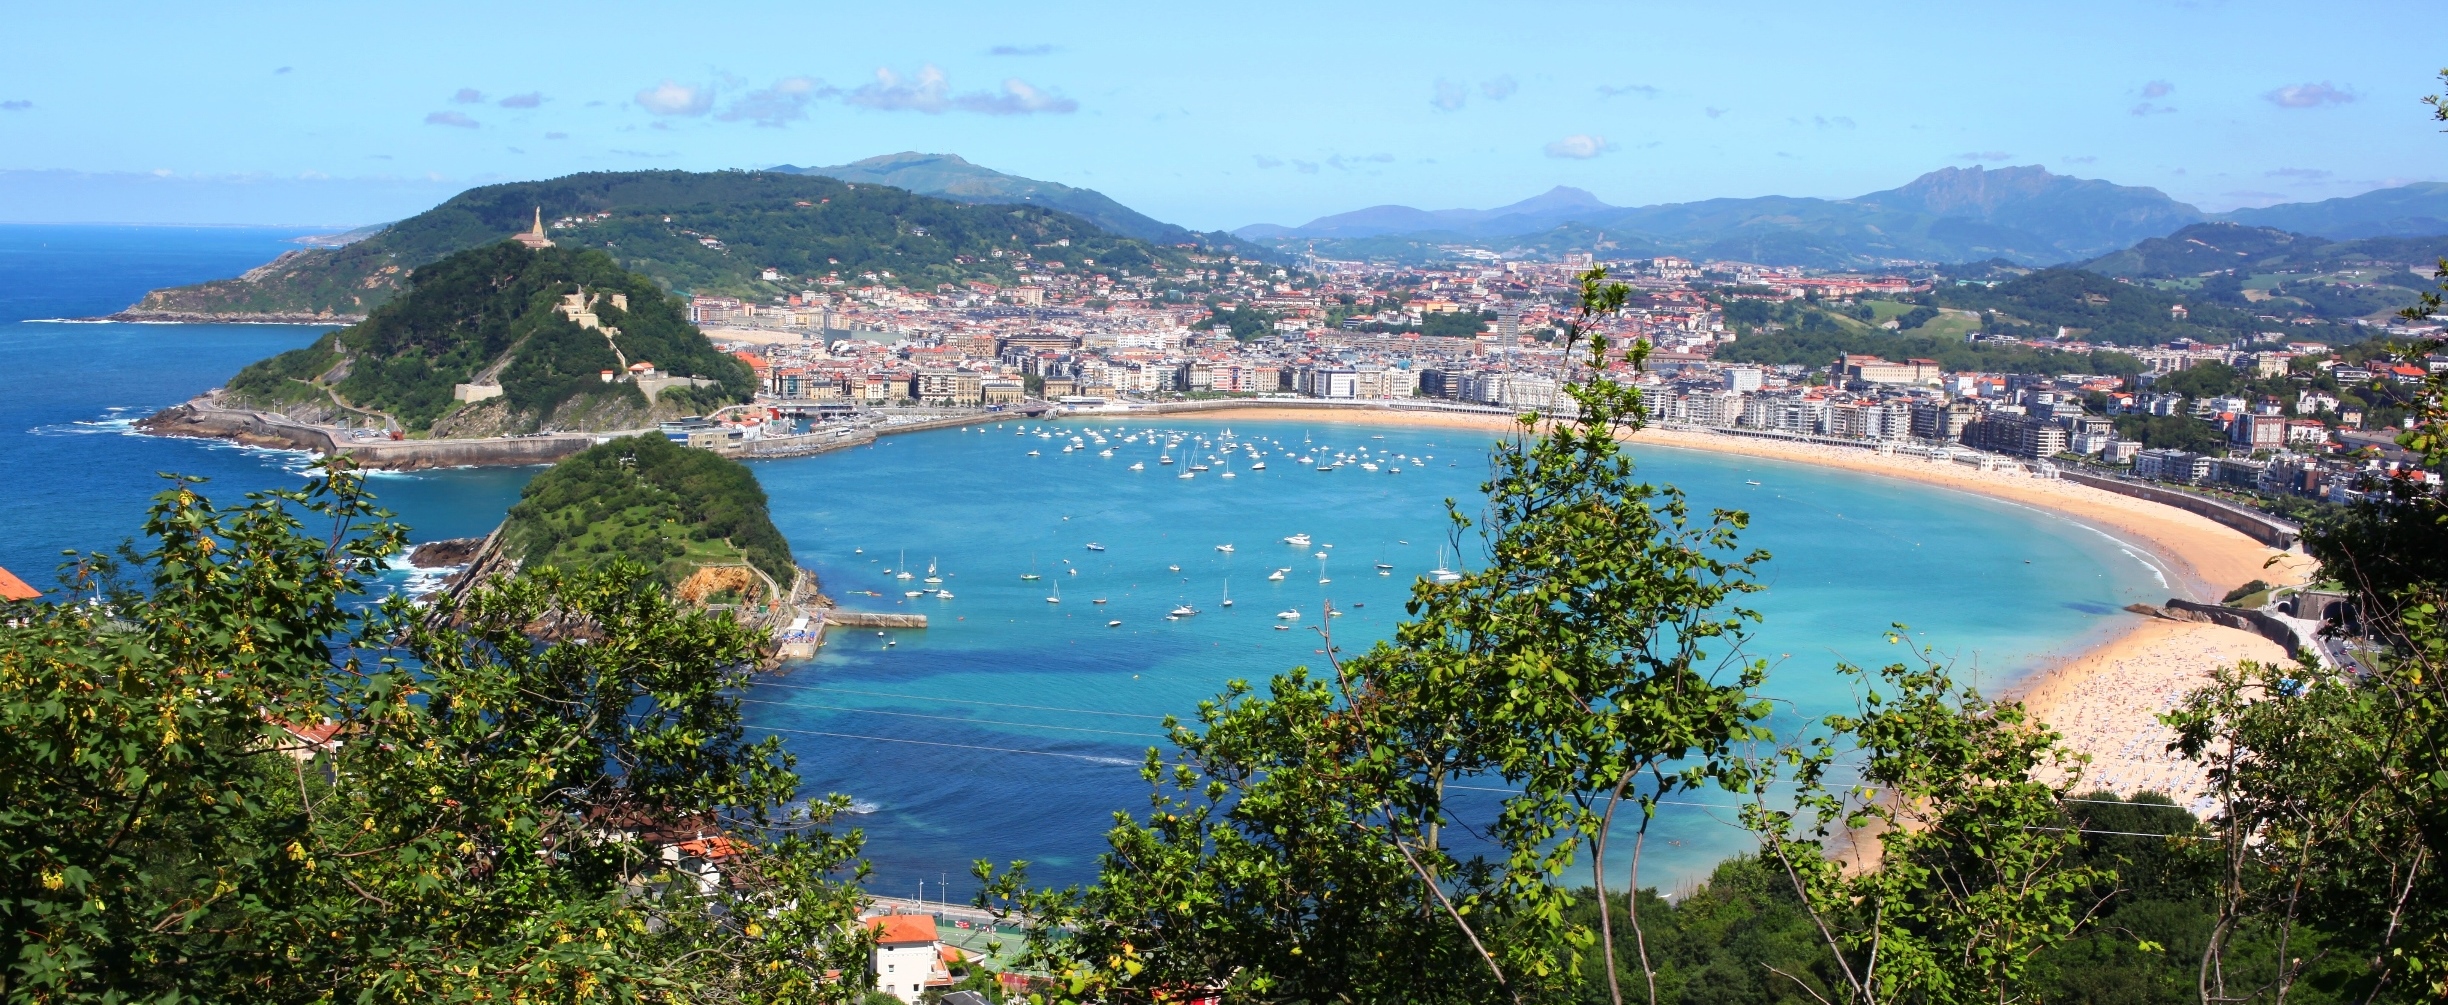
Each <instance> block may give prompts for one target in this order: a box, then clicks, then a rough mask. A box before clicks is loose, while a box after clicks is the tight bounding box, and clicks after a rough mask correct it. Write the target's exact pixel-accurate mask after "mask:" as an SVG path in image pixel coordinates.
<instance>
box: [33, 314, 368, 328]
mask: <svg viewBox="0 0 2448 1005" xmlns="http://www.w3.org/2000/svg"><path fill="white" fill-rule="evenodd" d="M76 320H78V321H117V322H121V323H123V324H139V325H353V324H356V323H357V322H359V321H363V320H365V315H363V314H334V313H331V312H329V311H323V312H320V313H316V312H309V311H273V312H253V311H228V312H218V311H140V310H124V311H120V312H119V313H117V314H105V315H102V316H101V317H98V318H77V319H76Z"/></svg>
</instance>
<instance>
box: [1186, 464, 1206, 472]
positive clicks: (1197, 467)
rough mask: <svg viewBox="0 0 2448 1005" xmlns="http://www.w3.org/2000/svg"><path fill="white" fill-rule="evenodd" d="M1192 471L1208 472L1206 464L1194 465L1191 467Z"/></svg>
mask: <svg viewBox="0 0 2448 1005" xmlns="http://www.w3.org/2000/svg"><path fill="white" fill-rule="evenodd" d="M1190 470H1192V471H1205V470H1207V465H1204V464H1193V465H1190Z"/></svg>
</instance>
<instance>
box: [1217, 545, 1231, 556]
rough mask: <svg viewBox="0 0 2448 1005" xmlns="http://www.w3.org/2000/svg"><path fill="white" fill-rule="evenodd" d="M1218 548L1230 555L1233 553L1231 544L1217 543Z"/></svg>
mask: <svg viewBox="0 0 2448 1005" xmlns="http://www.w3.org/2000/svg"><path fill="white" fill-rule="evenodd" d="M1216 550H1217V551H1220V552H1223V553H1225V554H1227V555H1230V554H1232V550H1233V546H1232V545H1229V544H1219V545H1216Z"/></svg>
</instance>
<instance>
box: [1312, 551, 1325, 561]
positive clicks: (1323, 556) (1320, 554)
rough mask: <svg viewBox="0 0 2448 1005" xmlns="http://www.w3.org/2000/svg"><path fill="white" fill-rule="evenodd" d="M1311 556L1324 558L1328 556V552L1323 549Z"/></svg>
mask: <svg viewBox="0 0 2448 1005" xmlns="http://www.w3.org/2000/svg"><path fill="white" fill-rule="evenodd" d="M1309 557H1311V558H1319V559H1322V558H1325V557H1326V553H1325V552H1322V551H1321V552H1318V553H1317V554H1315V555H1311V556H1309Z"/></svg>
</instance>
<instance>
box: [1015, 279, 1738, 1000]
mask: <svg viewBox="0 0 2448 1005" xmlns="http://www.w3.org/2000/svg"><path fill="white" fill-rule="evenodd" d="M1627 292H1628V291H1627V289H1626V288H1625V287H1623V286H1622V285H1620V284H1612V283H1608V282H1606V279H1605V272H1604V271H1603V270H1596V271H1593V272H1591V273H1589V274H1588V275H1586V276H1584V277H1583V281H1582V288H1581V312H1580V315H1579V320H1578V322H1577V323H1575V324H1574V325H1571V326H1568V327H1567V329H1566V334H1567V338H1568V347H1569V349H1568V358H1569V359H1571V360H1573V362H1574V370H1573V371H1572V372H1571V373H1569V374H1567V376H1568V377H1569V378H1570V380H1569V382H1568V383H1569V387H1570V396H1571V398H1572V400H1573V403H1574V406H1575V408H1574V411H1573V412H1572V414H1571V416H1570V417H1568V418H1559V417H1553V416H1545V415H1540V414H1536V413H1531V414H1526V415H1524V416H1522V417H1521V419H1520V422H1521V428H1520V431H1519V432H1518V433H1517V434H1516V435H1515V436H1514V437H1513V438H1511V439H1509V440H1507V441H1506V442H1504V443H1502V444H1500V445H1499V446H1498V447H1497V448H1496V450H1495V456H1494V466H1495V469H1496V473H1495V474H1494V476H1493V477H1492V478H1491V480H1490V481H1489V482H1488V484H1487V485H1486V486H1485V490H1486V493H1487V496H1488V499H1489V506H1488V509H1487V511H1486V516H1485V518H1484V521H1483V522H1481V521H1474V520H1473V519H1472V518H1469V517H1466V516H1464V515H1463V514H1462V513H1461V512H1460V511H1459V510H1458V509H1455V510H1454V511H1453V512H1452V519H1453V522H1454V527H1455V533H1456V536H1457V538H1458V537H1459V536H1460V535H1461V534H1462V533H1463V532H1464V531H1466V530H1469V529H1473V528H1476V529H1477V530H1478V531H1479V534H1480V538H1481V541H1482V542H1483V545H1484V547H1485V549H1486V555H1487V561H1486V564H1485V568H1484V569H1482V570H1480V571H1477V572H1473V573H1470V574H1467V575H1465V576H1463V577H1462V578H1461V579H1460V581H1458V582H1455V583H1450V584H1437V583H1428V582H1423V583H1421V584H1419V585H1417V586H1416V587H1415V588H1414V592H1413V595H1412V600H1411V603H1410V607H1409V611H1410V615H1411V617H1410V619H1409V620H1408V621H1407V622H1406V623H1405V624H1404V625H1402V626H1401V627H1400V628H1399V629H1398V630H1397V632H1396V637H1395V639H1394V640H1392V641H1390V642H1386V643H1381V644H1379V645H1377V646H1375V647H1372V648H1371V649H1370V650H1369V651H1367V652H1365V653H1362V654H1359V655H1357V656H1355V657H1352V658H1350V659H1345V658H1343V657H1342V656H1341V654H1340V651H1339V650H1337V649H1336V648H1335V647H1333V646H1332V643H1331V639H1329V640H1328V642H1329V644H1328V663H1329V671H1330V672H1328V673H1325V674H1320V675H1312V674H1311V673H1310V672H1309V671H1308V670H1306V669H1295V670H1293V671H1292V672H1290V673H1287V674H1284V675H1282V676H1279V677H1277V678H1276V679H1275V680H1274V681H1272V682H1271V683H1270V684H1269V685H1268V687H1267V688H1266V689H1265V690H1264V691H1260V690H1258V689H1254V688H1251V687H1249V686H1248V685H1246V684H1242V683H1238V682H1236V683H1235V684H1234V685H1232V686H1231V688H1229V689H1228V690H1227V691H1226V693H1225V694H1224V695H1223V696H1221V697H1220V698H1218V699H1217V700H1215V701H1212V702H1209V703H1206V704H1204V705H1202V707H1201V709H1200V713H1199V717H1198V720H1197V722H1196V724H1195V726H1184V725H1176V726H1175V727H1174V730H1173V744H1174V747H1175V751H1176V753H1175V756H1174V758H1173V759H1172V762H1171V763H1170V764H1168V763H1167V762H1166V760H1165V759H1164V758H1163V757H1162V756H1161V754H1160V752H1158V751H1155V750H1151V751H1150V752H1149V759H1148V763H1147V766H1146V769H1145V771H1146V776H1147V778H1148V780H1149V781H1150V783H1151V784H1153V785H1155V786H1156V787H1157V788H1156V791H1155V792H1154V793H1153V794H1152V795H1151V800H1152V805H1151V807H1150V811H1149V813H1148V814H1147V816H1146V817H1145V818H1144V819H1143V820H1142V819H1133V818H1129V817H1124V818H1121V819H1120V820H1118V821H1117V825H1116V827H1115V829H1114V830H1113V831H1112V832H1111V833H1110V834H1109V838H1108V840H1109V842H1110V844H1111V847H1112V850H1111V851H1110V852H1109V853H1108V854H1107V855H1106V856H1105V859H1104V865H1103V868H1102V870H1101V872H1100V875H1099V879H1098V882H1097V883H1095V884H1094V885H1092V886H1090V887H1087V888H1085V889H1080V890H1071V891H1063V892H1050V891H1035V892H1030V891H1028V890H1026V888H1025V871H1024V868H1023V867H1021V866H1019V865H1015V867H1014V868H1013V869H1011V870H1010V871H1007V872H1003V873H997V872H996V871H995V870H993V869H992V868H991V867H989V866H988V865H986V864H985V863H980V865H979V874H980V877H981V879H983V880H986V881H987V882H988V885H989V892H988V894H987V895H986V896H984V897H983V898H982V902H983V903H985V904H987V905H989V906H993V907H996V908H998V909H1003V910H1021V911H1025V912H1026V913H1027V914H1029V915H1030V916H1031V917H1032V919H1033V920H1034V922H1035V927H1034V928H1033V929H1032V931H1031V934H1030V938H1029V944H1028V946H1027V947H1026V950H1025V953H1024V957H1023V958H1024V959H1025V960H1027V961H1029V962H1030V964H1031V965H1034V966H1038V967H1042V968H1044V969H1046V970H1048V971H1050V972H1052V973H1054V974H1056V975H1057V976H1058V977H1060V978H1061V979H1062V980H1063V981H1064V991H1065V993H1066V994H1067V995H1068V996H1069V997H1072V998H1076V999H1080V1000H1088V999H1096V998H1112V997H1123V996H1133V997H1135V996H1149V995H1162V994H1171V993H1183V992H1187V991H1189V990H1193V989H1221V990H1224V991H1226V992H1228V993H1232V994H1239V995H1247V996H1253V997H1259V998H1265V999H1270V1000H1274V999H1285V1000H1334V999H1338V998H1342V997H1346V996H1347V997H1349V998H1350V999H1353V1000H1363V1001H1376V1000H1413V1001H1456V1002H1466V1001H1530V1000H1539V999H1544V998H1547V997H1552V996H1555V995H1559V994H1562V993H1564V992H1566V991H1567V990H1568V989H1569V988H1570V987H1571V986H1572V984H1573V983H1574V982H1576V981H1577V980H1578V977H1579V970H1580V963H1579V961H1580V954H1581V953H1582V952H1583V951H1585V950H1586V949H1588V948H1589V947H1590V945H1591V944H1592V941H1593V939H1595V940H1596V942H1597V945H1598V952H1597V958H1598V959H1599V960H1600V961H1601V962H1602V969H1603V970H1604V971H1605V972H1607V973H1608V974H1610V975H1612V976H1613V977H1614V978H1616V979H1612V980H1611V981H1610V987H1612V988H1614V991H1613V992H1612V997H1613V998H1614V1000H1617V1001H1620V1000H1622V999H1623V996H1624V994H1625V992H1624V991H1623V989H1622V986H1621V985H1622V984H1623V983H1625V982H1627V981H1631V980H1635V979H1641V980H1643V983H1644V984H1645V983H1646V982H1645V977H1644V978H1635V977H1632V976H1630V974H1632V973H1638V974H1640V975H1647V974H1648V973H1650V972H1651V970H1652V969H1653V968H1652V967H1650V966H1649V965H1648V964H1647V962H1646V961H1645V960H1641V959H1638V958H1637V957H1638V955H1639V954H1638V953H1637V951H1636V952H1635V954H1634V956H1635V958H1630V959H1618V958H1617V953H1616V943H1615V941H1614V940H1612V939H1604V938H1597V937H1596V936H1595V935H1594V934H1593V933H1590V932H1587V931H1586V930H1584V929H1582V928H1580V927H1579V926H1576V925H1575V924H1573V923H1572V922H1571V921H1570V919H1569V918H1568V916H1567V915H1568V911H1569V908H1570V905H1571V902H1572V897H1571V894H1570V892H1569V889H1568V887H1567V885H1566V877H1567V876H1568V875H1570V874H1571V873H1572V871H1573V870H1574V869H1575V868H1576V865H1577V864H1578V863H1580V862H1582V861H1585V860H1584V859H1583V857H1582V856H1584V855H1586V856H1588V857H1587V859H1586V861H1588V862H1589V863H1591V864H1592V866H1593V867H1594V868H1595V875H1596V877H1597V878H1598V880H1599V882H1600V884H1601V887H1600V888H1601V890H1603V891H1605V892H1606V893H1607V894H1608V896H1607V897H1605V898H1602V900H1601V903H1604V904H1606V905H1607V906H1605V907H1603V908H1602V909H1601V910H1600V912H1599V927H1600V929H1601V931H1602V932H1605V931H1609V930H1611V929H1612V927H1613V926H1614V925H1615V923H1616V922H1615V920H1614V918H1615V915H1614V908H1613V906H1612V904H1611V900H1612V895H1613V894H1614V893H1615V892H1616V890H1615V888H1614V887H1613V885H1612V881H1611V880H1609V878H1608V876H1607V873H1606V870H1605V868H1604V864H1605V863H1607V862H1609V861H1611V860H1614V859H1615V858H1616V856H1613V855H1612V854H1611V848H1610V842H1611V841H1613V840H1614V839H1615V838H1616V837H1617V836H1618V835H1619V834H1621V835H1628V836H1629V837H1630V839H1631V841H1632V843H1633V848H1632V850H1631V853H1630V854H1629V855H1627V856H1622V858H1623V860H1627V861H1629V862H1630V863H1632V875H1631V876H1630V877H1629V878H1628V879H1627V880H1626V881H1625V882H1624V887H1623V889H1622V892H1623V893H1624V894H1625V895H1626V898H1627V899H1626V902H1625V908H1624V910H1625V914H1624V916H1623V924H1624V925H1625V926H1626V927H1629V928H1632V929H1634V930H1635V931H1637V926H1638V903H1639V901H1638V898H1637V896H1636V895H1635V894H1634V893H1633V890H1634V889H1635V888H1637V885H1638V862H1639V858H1640V845H1641V842H1642V840H1643V837H1642V836H1643V835H1645V833H1646V830H1647V823H1648V820H1649V819H1650V818H1651V815H1652V814H1653V813H1654V812H1655V808H1656V806H1657V804H1658V803H1657V801H1658V800H1659V799H1661V798H1664V797H1667V796H1669V795H1670V794H1672V793H1674V792H1677V791H1680V790H1682V789H1686V788H1690V787H1693V786H1697V785H1701V784H1705V783H1706V782H1707V781H1708V779H1709V778H1710V777H1711V776H1712V775H1713V774H1714V773H1716V772H1718V771H1720V770H1722V769H1723V768H1724V763H1725V760H1726V759H1727V758H1728V757H1729V756H1730V752H1731V751H1732V749H1733V745H1734V744H1736V743H1738V742H1741V741H1745V740H1751V739H1756V738H1758V737H1759V736H1760V733H1759V732H1758V727H1757V725H1756V724H1757V722H1758V721H1759V720H1760V719H1761V718H1762V717H1763V716H1764V715H1765V714H1766V708H1765V707H1764V706H1763V705H1762V704H1761V703H1760V702H1758V701H1756V700H1755V699H1754V698H1753V697H1751V695H1750V693H1749V692H1750V689H1751V688H1752V687H1754V686H1755V685H1756V684H1757V683H1758V682H1759V679H1760V674H1761V673H1762V672H1763V668H1762V665H1761V664H1759V663H1756V662H1746V661H1744V660H1743V659H1741V658H1740V657H1739V656H1738V655H1737V653H1738V651H1739V643H1740V640H1741V638H1742V637H1743V634H1744V632H1745V626H1746V625H1747V624H1748V623H1749V622H1751V621H1753V620H1755V617H1756V616H1755V615H1753V614H1752V613H1751V612H1749V611H1746V610H1743V609H1741V608H1740V607H1739V606H1736V605H1734V604H1733V601H1734V600H1736V599H1738V598H1739V596H1740V595H1741V594H1743V593H1745V592H1749V591H1751V590H1753V589H1756V587H1755V586H1754V585H1753V584H1752V582H1751V580H1750V568H1751V566H1752V564H1753V563H1755V562H1757V561H1759V560H1760V559H1763V558H1764V557H1765V555H1764V554H1761V553H1756V552H1754V553H1749V554H1745V553H1742V552H1740V551H1739V550H1738V549H1737V548H1736V543H1735V536H1736V534H1737V532H1738V531H1739V530H1740V529H1741V527H1742V526H1743V524H1744V522H1745V518H1744V516H1743V515H1742V514H1741V513H1738V512H1727V511H1718V512H1714V513H1711V514H1709V515H1707V516H1705V517H1701V516H1698V515H1695V514H1694V513H1692V512H1691V510H1690V508H1689V506H1688V504H1686V503H1685V501H1684V500H1683V498H1682V496H1681V494H1680V493H1679V492H1677V491H1676V490H1674V489H1672V488H1671V487H1666V488H1661V487H1658V486H1654V485H1650V484H1647V483H1643V482H1641V481H1639V480H1638V479H1637V478H1636V477H1635V476H1634V472H1633V465H1632V461H1631V458H1630V456H1629V454H1627V453H1626V452H1625V449H1624V447H1623V444H1622V441H1621V439H1622V436H1623V434H1625V433H1626V432H1628V431H1629V430H1631V429H1634V428H1637V427H1638V426H1639V424H1640V422H1641V420H1642V411H1641V402H1640V396H1639V393H1638V392H1637V391H1636V390H1634V389H1633V388H1631V387H1629V386H1627V385H1623V384H1620V383H1617V382H1616V381H1614V380H1612V379H1610V377H1609V376H1608V374H1609V373H1610V372H1611V367H1612V366H1615V365H1628V366H1630V367H1634V368H1637V367H1638V366H1639V364H1640V361H1641V358H1642V357H1643V355H1644V354H1645V353H1646V352H1647V347H1646V345H1645V344H1642V345H1637V346H1635V347H1634V348H1633V349H1631V350H1630V352H1629V354H1628V355H1627V356H1623V357H1613V356H1610V354H1609V351H1608V349H1607V348H1606V346H1605V344H1604V341H1603V340H1597V339H1589V338H1587V337H1586V330H1587V329H1586V326H1587V325H1588V324H1589V323H1590V322H1592V321H1595V320H1597V319H1599V318H1601V317H1603V316H1606V315H1609V314H1613V313H1615V312H1617V311H1619V310H1620V309H1621V308H1622V306H1623V302H1624V298H1625V296H1626V294H1627ZM1473 779H1479V780H1481V781H1477V782H1474V781H1472V780H1473ZM1496 782H1502V783H1503V784H1504V785H1505V786H1507V787H1508V788H1507V789H1506V790H1504V791H1508V792H1511V793H1513V794H1511V795H1508V796H1507V797H1506V798H1504V799H1503V800H1502V801H1501V804H1500V806H1499V807H1498V808H1497V809H1496V810H1495V811H1494V812H1493V813H1492V814H1489V813H1487V812H1486V811H1485V810H1480V811H1476V812H1474V811H1472V810H1470V809H1469V807H1471V806H1473V805H1483V804H1484V803H1485V800H1484V799H1477V798H1473V797H1471V796H1469V795H1468V794H1466V793H1464V792H1463V791H1461V789H1462V788H1463V787H1481V786H1485V785H1489V784H1493V783H1496ZM1458 827H1468V828H1471V829H1472V830H1474V831H1476V832H1478V833H1482V834H1486V835H1488V836H1489V837H1490V838H1491V839H1492V840H1493V842H1494V843H1495V845H1496V846H1497V848H1498V850H1499V851H1500V854H1496V855H1479V854H1472V855H1468V856H1465V855H1464V853H1462V852H1461V851H1459V850H1457V848H1456V847H1455V845H1454V844H1453V842H1452V841H1451V840H1450V838H1449V837H1448V834H1449V832H1451V831H1452V830H1454V829H1455V828H1458ZM1636 942H1637V940H1636ZM1649 997H1651V998H1654V994H1653V993H1652V994H1650V995H1649Z"/></svg>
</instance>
